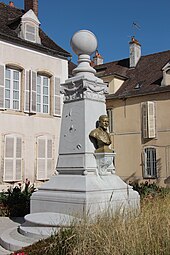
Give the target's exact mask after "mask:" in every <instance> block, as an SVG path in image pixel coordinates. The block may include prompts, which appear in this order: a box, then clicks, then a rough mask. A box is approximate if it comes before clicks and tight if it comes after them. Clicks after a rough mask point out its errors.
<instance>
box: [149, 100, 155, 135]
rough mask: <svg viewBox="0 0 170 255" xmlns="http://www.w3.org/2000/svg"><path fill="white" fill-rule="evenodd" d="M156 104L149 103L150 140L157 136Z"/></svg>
mask: <svg viewBox="0 0 170 255" xmlns="http://www.w3.org/2000/svg"><path fill="white" fill-rule="evenodd" d="M155 122H156V121H155V103H154V102H148V138H154V137H155V136H156V125H155V124H156V123H155Z"/></svg>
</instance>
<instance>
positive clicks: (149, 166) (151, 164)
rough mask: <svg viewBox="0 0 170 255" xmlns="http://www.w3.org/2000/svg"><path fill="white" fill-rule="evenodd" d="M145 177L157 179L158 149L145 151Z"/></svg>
mask: <svg viewBox="0 0 170 255" xmlns="http://www.w3.org/2000/svg"><path fill="white" fill-rule="evenodd" d="M144 177H145V178H156V177H157V163H156V149H155V148H146V149H145V151H144Z"/></svg>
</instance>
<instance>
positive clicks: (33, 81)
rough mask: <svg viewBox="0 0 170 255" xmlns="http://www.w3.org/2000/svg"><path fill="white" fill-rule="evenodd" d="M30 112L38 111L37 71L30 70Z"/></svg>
mask: <svg viewBox="0 0 170 255" xmlns="http://www.w3.org/2000/svg"><path fill="white" fill-rule="evenodd" d="M30 96H31V102H30V104H31V105H30V112H31V113H36V101H37V73H36V72H34V71H30Z"/></svg>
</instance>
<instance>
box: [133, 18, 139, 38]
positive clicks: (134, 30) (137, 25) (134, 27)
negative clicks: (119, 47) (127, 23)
mask: <svg viewBox="0 0 170 255" xmlns="http://www.w3.org/2000/svg"><path fill="white" fill-rule="evenodd" d="M132 29H133V34H134V37H135V36H136V32H137V30H140V29H141V27H140V25H139V24H138V23H136V22H134V21H133V23H132Z"/></svg>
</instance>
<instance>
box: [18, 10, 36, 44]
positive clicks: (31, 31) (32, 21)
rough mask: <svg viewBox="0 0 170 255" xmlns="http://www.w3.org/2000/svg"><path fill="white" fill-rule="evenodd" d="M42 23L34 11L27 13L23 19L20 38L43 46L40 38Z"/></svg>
mask: <svg viewBox="0 0 170 255" xmlns="http://www.w3.org/2000/svg"><path fill="white" fill-rule="evenodd" d="M39 26H40V22H39V20H38V18H37V16H36V15H35V13H34V12H33V10H29V11H27V12H26V13H25V14H24V15H22V17H21V23H20V30H19V34H18V36H19V37H20V38H22V39H24V40H27V41H30V42H33V43H39V44H41V39H40V36H39Z"/></svg>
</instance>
